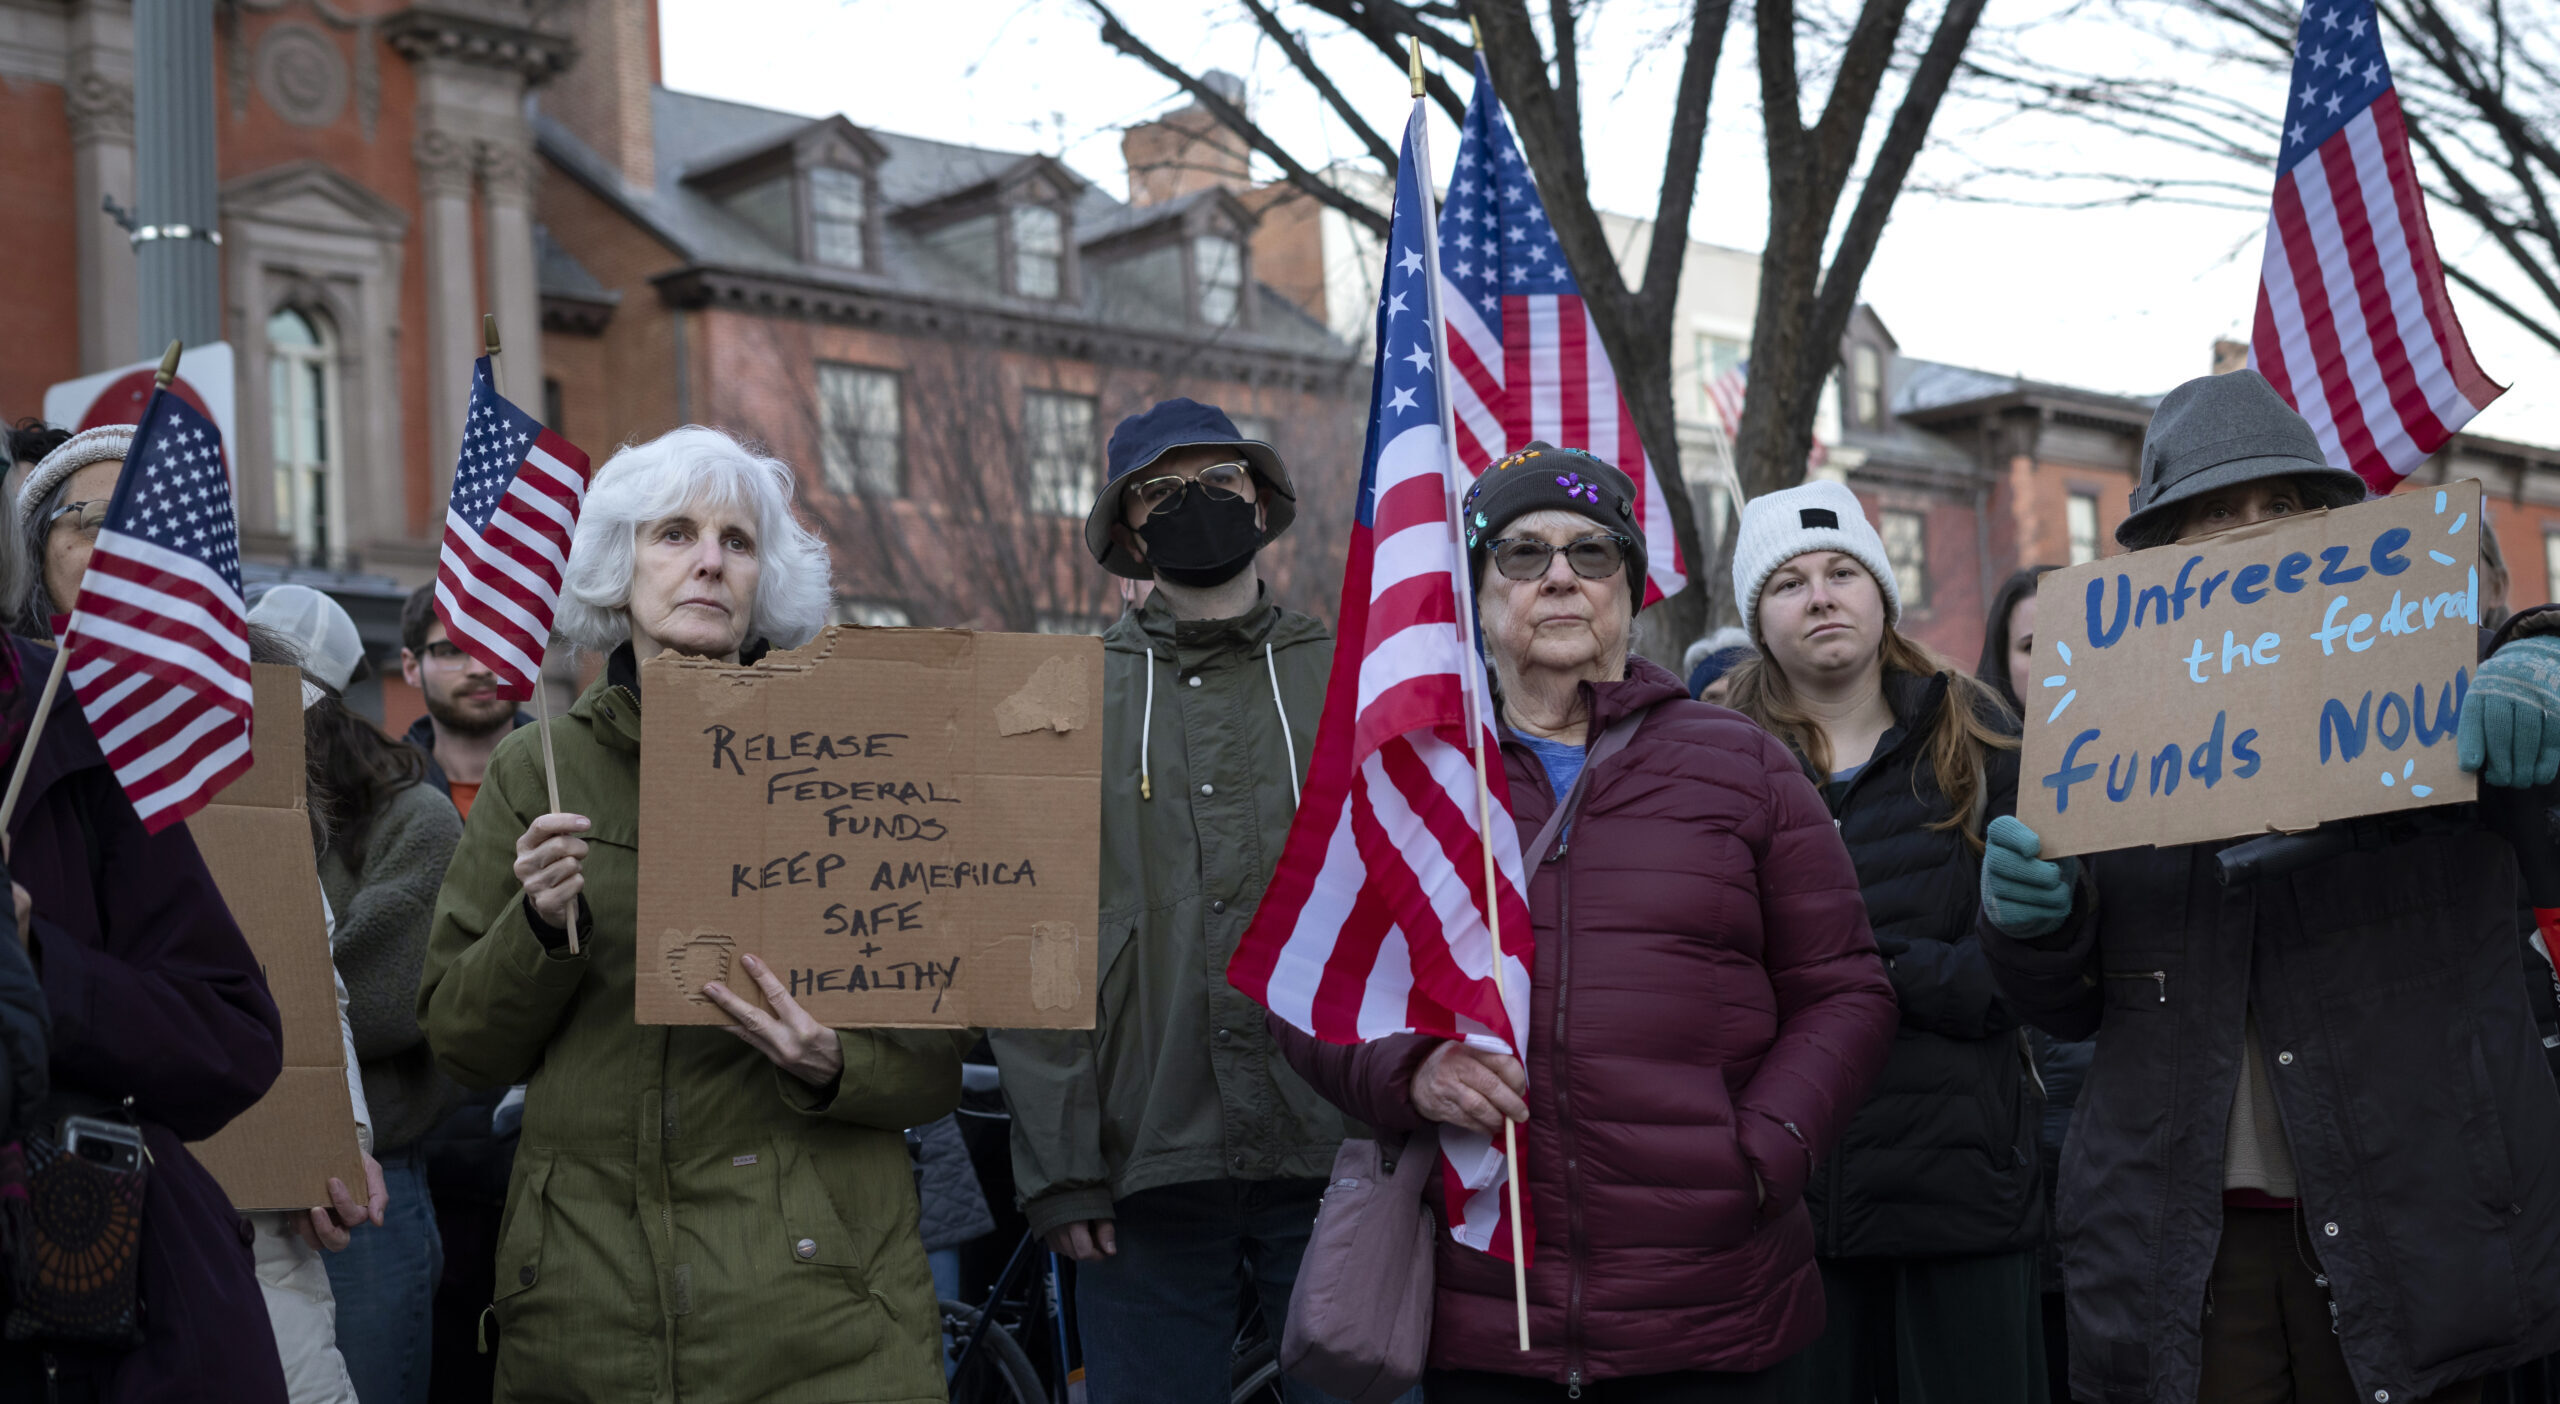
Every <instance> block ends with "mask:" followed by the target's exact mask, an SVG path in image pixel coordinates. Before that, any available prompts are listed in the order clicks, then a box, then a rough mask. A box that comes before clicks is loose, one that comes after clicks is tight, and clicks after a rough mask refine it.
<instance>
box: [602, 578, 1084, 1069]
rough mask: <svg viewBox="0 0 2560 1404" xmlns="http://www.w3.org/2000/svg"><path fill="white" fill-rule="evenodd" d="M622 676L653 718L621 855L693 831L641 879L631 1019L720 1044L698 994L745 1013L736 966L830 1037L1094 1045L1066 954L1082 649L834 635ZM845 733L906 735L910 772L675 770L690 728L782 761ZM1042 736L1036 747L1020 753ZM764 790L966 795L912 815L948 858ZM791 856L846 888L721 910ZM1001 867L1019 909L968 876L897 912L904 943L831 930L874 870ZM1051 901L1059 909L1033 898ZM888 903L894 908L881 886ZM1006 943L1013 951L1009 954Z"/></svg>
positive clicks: (890, 807) (838, 764)
mask: <svg viewBox="0 0 2560 1404" xmlns="http://www.w3.org/2000/svg"><path fill="white" fill-rule="evenodd" d="M641 666H642V668H643V676H644V678H646V679H647V680H648V681H647V684H646V685H647V688H648V690H649V692H650V694H651V697H652V699H653V703H654V705H653V706H652V707H651V708H650V709H648V710H647V711H646V712H644V714H643V722H642V726H643V743H642V747H641V757H642V777H641V796H642V798H641V842H642V846H643V847H644V848H647V849H650V850H652V851H653V852H654V853H658V854H664V853H666V852H667V851H668V849H667V847H666V846H663V845H667V841H668V838H669V836H670V826H672V825H674V824H675V823H676V821H675V820H674V819H673V818H671V817H670V816H672V815H675V814H678V813H684V814H688V815H690V816H692V817H690V818H688V819H686V820H685V821H684V822H683V824H682V839H681V841H680V842H678V843H676V844H674V845H673V847H674V848H675V850H676V856H675V857H674V858H672V859H668V858H658V859H653V860H652V861H647V862H644V863H643V864H642V869H641V874H642V876H641V883H640V905H641V918H640V922H639V926H640V929H641V930H642V931H643V932H646V933H647V934H646V935H644V936H642V937H640V939H639V941H638V942H637V943H636V949H635V951H634V956H633V959H634V961H635V965H636V968H635V971H634V975H635V992H634V1017H635V1018H637V1019H638V1020H640V1021H641V1022H642V1023H644V1024H652V1025H655V1024H669V1023H674V1024H710V1025H714V1026H716V1025H719V1024H723V1023H726V1022H727V1020H726V1018H725V1016H723V1015H721V1014H720V1013H719V1011H718V1009H717V1008H716V1006H713V1005H711V1004H710V1002H709V1000H708V999H707V998H706V997H705V996H704V995H703V993H702V989H703V986H704V985H706V984H707V983H709V982H710V981H712V980H715V979H716V980H722V981H724V982H725V983H727V984H729V986H730V988H732V989H734V990H736V991H737V993H738V994H739V995H740V996H741V997H743V998H745V999H747V1000H748V1001H749V1002H751V1003H754V1004H757V1005H759V1006H762V1005H764V1004H765V1001H764V999H763V998H762V996H761V993H760V991H758V990H757V989H756V988H755V985H754V982H751V981H739V980H736V979H734V978H732V976H731V973H730V972H732V971H733V970H735V968H736V965H737V959H738V957H739V955H740V954H742V953H745V952H748V951H752V952H753V953H755V954H756V955H758V956H760V957H762V958H763V959H765V960H766V961H767V962H768V964H769V966H770V967H771V969H772V970H773V972H774V974H775V976H776V977H777V978H778V979H782V980H785V981H786V985H787V987H788V988H790V989H791V990H792V992H793V994H794V995H795V997H796V998H798V999H799V1000H800V1002H801V1004H802V1007H803V1008H805V1009H807V1010H808V1011H809V1012H810V1013H811V1015H812V1016H813V1017H815V1018H817V1019H819V1020H820V1021H821V1022H822V1023H826V1024H828V1025H830V1026H832V1027H838V1028H857V1027H861V1028H949V1027H968V1026H973V1025H979V1024H984V1023H988V1022H993V1023H996V1024H1001V1025H1021V1026H1050V1027H1090V1026H1091V1021H1092V1017H1093V1010H1092V998H1091V995H1092V990H1093V989H1094V987H1095V973H1094V972H1093V970H1092V969H1091V965H1092V962H1093V959H1094V957H1095V954H1096V947H1095V945H1094V944H1093V943H1092V942H1091V941H1090V940H1088V939H1085V936H1084V934H1083V933H1084V931H1085V929H1086V928H1088V927H1089V925H1090V923H1091V921H1092V919H1093V913H1094V912H1095V910H1096V904H1097V903H1098V901H1099V891H1098V880H1099V842H1100V839H1099V832H1100V826H1099V824H1098V822H1096V821H1097V819H1098V815H1099V809H1100V802H1101V740H1102V738H1101V734H1100V733H1101V728H1100V727H1099V726H1098V725H1097V724H1096V723H1097V721H1098V719H1099V712H1098V705H1097V704H1098V693H1099V691H1100V688H1101V678H1102V646H1101V640H1100V639H1099V638H1096V637H1093V636H1089V635H1012V634H985V633H978V632H975V631H971V630H965V629H858V628H855V627H851V626H843V625H836V626H830V627H828V628H827V629H825V630H823V631H821V632H820V634H819V635H818V636H817V637H816V638H814V639H812V640H811V641H810V642H808V643H807V644H804V645H802V646H801V647H800V648H797V649H792V650H787V651H783V652H779V653H774V654H770V655H768V656H766V657H764V658H762V659H759V660H758V661H757V662H756V663H754V664H735V663H724V662H718V661H714V660H708V659H701V658H688V657H684V656H681V655H677V654H674V653H672V652H661V653H660V654H659V655H658V656H656V657H654V658H651V659H649V660H648V661H647V662H646V663H644V664H642V665H641ZM822 674H823V675H824V677H823V680H821V675H822ZM919 684H921V686H920V685H919ZM771 688H778V689H781V691H771V692H768V691H765V689H771ZM802 688H814V689H816V692H815V693H814V694H813V693H808V692H800V691H799V689H802ZM759 693H762V695H757V694H759ZM795 694H796V695H795ZM855 718H858V719H860V727H859V729H860V730H862V731H863V732H864V733H865V735H866V736H870V735H872V734H873V733H874V731H875V728H876V732H877V734H878V735H879V736H884V737H885V736H891V735H895V736H901V737H911V738H913V748H912V751H911V752H909V753H901V754H899V755H898V756H897V758H896V760H895V761H892V760H890V759H889V753H887V752H883V753H881V759H880V760H878V761H876V762H875V761H874V760H873V758H872V756H871V754H870V753H868V752H867V751H866V752H865V753H864V754H863V755H862V756H860V757H855V756H853V755H851V754H839V753H838V752H836V751H832V750H828V749H826V748H824V746H823V744H822V746H821V748H820V750H819V751H818V753H817V754H815V755H810V754H807V753H806V752H799V751H795V752H794V753H793V754H792V755H791V756H790V757H789V758H787V759H785V758H778V757H776V756H775V755H774V754H773V753H772V752H771V751H770V750H767V751H765V752H763V753H761V754H759V753H758V752H757V751H755V750H752V749H748V748H747V747H745V746H742V747H741V748H740V754H739V756H732V757H731V758H730V760H729V762H728V763H727V764H726V765H721V764H719V763H717V762H716V761H715V764H714V767H713V768H714V771H715V772H716V776H715V777H712V778H710V780H709V783H708V784H706V777H705V776H704V775H702V774H701V773H700V772H698V771H694V770H690V769H687V768H686V767H687V760H686V759H683V758H682V757H685V756H686V755H687V754H688V753H687V752H686V751H685V749H684V748H685V747H686V746H687V745H688V744H699V743H698V741H697V740H696V738H697V736H698V735H699V734H700V733H701V732H703V731H705V730H706V729H718V728H723V727H727V726H730V725H733V724H734V725H735V726H737V727H738V728H739V729H740V732H741V733H742V734H743V733H745V732H746V731H748V729H750V728H752V729H753V730H754V731H755V732H756V733H760V734H762V735H765V736H769V737H781V736H790V737H792V738H794V741H795V744H796V743H797V741H798V740H799V739H802V738H805V737H807V736H810V735H813V734H814V735H818V736H819V737H820V738H821V741H822V742H823V740H824V738H825V737H826V736H828V735H830V734H832V733H833V732H838V731H851V730H854V729H856V727H855V723H854V721H853V720H851V719H855ZM979 718H984V720H979ZM750 719H751V720H750ZM705 723H710V724H711V726H710V728H706V727H705ZM1044 734H1045V735H1046V736H1048V737H1050V738H1052V739H1051V740H1049V741H1042V740H1039V739H1038V738H1039V737H1041V736H1042V735H1044ZM720 744H723V745H725V744H726V742H725V737H724V739H723V741H722V742H721V743H720ZM741 756H742V757H743V769H741V768H740V757H741ZM670 757H679V758H678V759H673V760H671V759H670ZM785 773H800V774H804V775H805V776H806V779H805V780H802V781H799V782H797V783H800V784H808V785H830V786H839V787H846V788H856V787H859V786H861V785H863V784H865V783H868V782H872V781H875V780H881V779H895V780H900V781H904V782H907V784H908V788H913V787H914V786H916V785H920V784H925V783H927V782H931V784H933V785H938V786H939V787H940V788H941V789H942V791H943V798H944V799H946V800H948V799H951V798H952V797H954V796H959V795H966V796H969V797H971V799H972V800H973V801H974V803H975V804H976V806H977V807H976V808H974V809H960V810H940V811H939V812H938V813H936V812H933V811H930V810H928V811H924V812H923V817H930V818H936V819H938V820H939V821H941V822H942V823H945V824H948V825H949V826H950V827H949V828H948V829H947V831H946V834H947V837H937V838H936V839H935V840H934V841H933V842H931V843H916V844H912V845H909V844H905V843H903V842H901V841H899V840H898V839H897V838H896V836H893V835H891V834H886V833H881V832H878V831H873V830H868V829H864V828H855V827H851V826H850V825H848V826H847V827H846V828H845V829H844V830H843V831H842V832H839V831H838V827H837V824H836V821H835V820H833V819H830V818H826V817H824V809H823V804H824V802H815V803H806V804H804V803H802V802H800V801H799V800H795V799H791V798H790V797H788V796H787V795H786V802H784V803H783V804H781V805H780V806H779V807H777V806H776V804H775V801H774V798H773V794H772V792H771V790H770V789H769V788H768V786H769V784H770V782H771V781H772V780H773V778H774V777H775V776H776V775H777V774H785ZM1061 786H1064V787H1065V788H1064V789H1063V790H1062V789H1060V788H1059V787H1061ZM804 798H805V797H804ZM852 806H862V807H866V808H869V809H874V810H879V811H881V812H891V813H897V814H903V815H906V816H907V817H910V818H912V817H916V815H917V813H918V811H915V810H913V809H910V808H908V807H907V805H906V801H905V800H903V799H900V800H898V801H895V802H894V803H892V802H891V801H889V800H887V799H885V798H879V797H875V798H873V799H870V800H862V799H850V800H847V801H844V802H843V806H842V807H852ZM1026 806H1029V808H1027V809H1026ZM1080 811H1089V812H1080ZM1044 816H1046V817H1045V818H1044ZM856 817H861V816H856ZM973 818H974V819H975V821H976V822H975V823H974V824H973V823H971V822H969V821H970V820H971V819H973ZM937 827H939V826H937ZM706 833H716V834H718V835H719V836H720V842H721V843H722V844H724V845H730V846H733V847H735V848H736V850H737V851H736V852H735V853H728V852H723V853H717V854H713V853H707V852H704V851H703V846H702V844H701V843H700V842H699V841H698V836H699V835H701V834H706ZM795 854H796V855H798V857H799V859H801V860H805V861H807V862H808V863H810V864H813V865H814V864H816V863H818V862H824V863H827V864H829V865H830V868H829V870H830V871H833V872H836V873H839V874H847V875H853V874H859V875H860V877H855V876H839V877H837V878H836V879H835V880H834V882H833V884H831V886H830V888H829V889H828V890H826V891H825V893H824V895H823V896H821V895H819V889H818V888H817V886H816V884H815V883H810V884H807V885H805V886H804V885H802V884H801V882H800V880H799V879H797V878H791V879H787V880H786V881H785V882H783V883H781V884H776V883H773V882H771V881H769V880H760V881H755V882H750V883H749V884H748V885H747V887H746V889H745V890H744V891H741V889H740V886H739V879H738V878H737V877H736V875H735V872H734V871H733V869H737V868H738V863H739V862H740V860H741V859H746V860H750V861H752V862H754V863H756V864H757V866H756V867H755V868H754V871H756V872H759V873H760V872H761V871H762V869H763V868H764V867H768V866H770V864H769V863H765V862H763V861H762V860H767V859H774V860H780V861H783V862H784V863H785V864H786V866H787V864H788V863H789V861H790V859H789V858H788V857H786V855H795ZM1013 862H1023V863H1025V864H1031V863H1036V865H1037V868H1038V870H1039V875H1040V876H1039V880H1038V883H1037V890H1036V891H1035V890H1034V889H1033V888H1032V887H1029V886H1025V887H1021V888H1012V887H1008V886H1006V885H1003V884H1000V883H999V884H995V885H992V886H991V885H989V884H988V883H987V882H986V881H985V880H984V878H980V879H978V880H976V881H974V882H966V883H962V884H959V885H957V886H953V887H941V888H936V887H932V886H928V887H925V888H923V889H921V890H917V891H915V892H914V895H913V897H911V898H909V897H902V898H900V899H899V900H900V901H902V902H903V901H909V900H913V901H919V902H923V903H929V904H930V905H928V906H926V907H925V910H924V915H923V917H922V922H923V925H921V926H916V927H907V926H904V925H901V926H899V927H898V928H897V933H898V934H897V935H896V937H895V939H892V938H891V937H889V936H887V935H883V934H882V933H881V931H880V930H879V929H878V928H876V927H875V928H869V929H868V930H867V932H866V929H865V928H863V927H861V926H860V925H858V924H856V923H853V922H848V921H846V920H843V919H842V918H843V917H847V916H851V915H853V908H855V907H857V906H858V907H861V908H864V909H866V911H867V909H869V908H870V907H871V906H872V905H873V904H874V903H875V902H877V900H878V899H877V898H874V897H872V896H871V893H872V892H874V891H877V890H878V889H876V888H872V887H865V886H862V885H861V879H862V878H867V877H868V875H869V874H870V873H871V871H872V869H873V867H874V866H875V865H879V864H883V863H885V864H889V865H893V866H896V867H898V868H899V869H901V870H902V871H903V869H905V868H906V867H909V866H913V865H915V864H918V863H922V864H925V865H928V866H941V865H951V866H955V867H975V868H977V869H981V870H984V869H988V868H990V867H993V868H1003V867H1006V866H1007V865H1008V864H1010V863H1013ZM812 875H814V872H813V874H812ZM1056 889H1063V890H1062V891H1058V892H1057V896H1056V897H1055V899H1054V900H1053V899H1051V897H1050V893H1051V892H1052V891H1053V890H1056ZM894 891H895V892H897V893H906V892H909V891H910V889H909V888H908V886H907V885H906V883H905V882H904V881H903V880H902V881H901V882H900V884H899V885H898V887H897V888H896V889H894ZM851 893H860V894H862V895H861V897H859V898H857V897H855V896H851V895H848V894H851ZM746 904H753V905H746ZM874 919H875V920H876V919H877V918H876V917H875V918H874ZM831 926H832V929H830V927H831ZM849 927H850V928H851V929H848V928H849ZM1016 943H1021V944H1020V949H1018V950H1008V949H1007V948H1010V947H1014V946H1015V945H1016ZM866 947H868V948H869V949H865V948H866ZM804 981H805V982H809V983H808V984H807V985H806V986H804V984H803V983H802V982H804Z"/></svg>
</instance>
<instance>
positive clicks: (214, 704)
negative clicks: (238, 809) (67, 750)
mask: <svg viewBox="0 0 2560 1404" xmlns="http://www.w3.org/2000/svg"><path fill="white" fill-rule="evenodd" d="M63 647H64V648H65V649H67V650H69V653H70V657H69V658H68V659H67V660H66V661H65V665H64V667H65V676H67V677H69V678H70V680H71V687H72V691H73V692H74V693H76V694H77V695H78V696H79V698H80V709H81V711H83V712H85V713H87V714H88V717H89V729H90V730H92V731H94V732H96V733H97V736H98V748H99V749H100V750H102V751H104V752H105V753H106V756H107V764H108V765H109V766H111V767H113V768H114V770H115V773H116V779H117V781H118V782H119V783H121V784H122V785H123V786H124V792H125V795H126V796H127V797H128V798H130V799H131V800H132V801H133V809H134V812H135V813H136V814H138V815H140V816H141V817H142V824H143V827H144V828H146V829H148V830H149V831H151V832H152V833H155V834H156V833H158V832H160V831H161V830H162V829H165V828H167V827H169V826H170V825H172V824H175V823H178V822H180V821H181V820H184V819H185V818H186V817H187V816H188V815H190V814H193V813H195V812H196V811H197V810H198V809H201V808H203V807H204V803H205V801H206V800H209V799H211V798H212V797H213V796H214V795H215V794H216V793H218V792H220V791H221V789H222V787H223V786H225V785H228V784H230V783H231V782H232V781H233V780H235V779H237V778H238V777H239V776H240V774H241V772H243V771H245V770H247V769H248V768H249V724H250V718H251V716H252V715H253V714H254V712H255V710H256V707H255V703H254V700H253V695H252V693H251V691H250V686H249V628H248V621H247V616H246V611H245V610H244V609H243V608H242V605H241V600H240V520H239V517H238V515H237V514H236V513H234V512H233V510H232V506H231V478H230V475H229V474H228V473H226V472H225V471H224V470H223V466H222V434H221V432H220V431H219V430H217V429H215V428H214V427H213V422H212V421H211V420H209V419H206V418H205V417H204V416H203V415H201V414H199V413H197V412H196V411H195V410H194V409H193V408H191V407H189V406H188V404H187V403H186V401H184V400H183V399H180V398H179V397H178V396H176V395H173V394H171V393H169V391H167V390H165V389H163V390H160V391H158V392H157V393H155V394H154V395H153V396H152V397H151V404H150V405H149V407H148V408H146V409H145V410H144V411H143V414H142V423H141V425H140V432H139V433H137V434H135V435H134V439H133V447H132V448H131V449H130V450H128V451H127V452H126V454H125V458H124V471H123V475H122V476H121V477H119V478H117V479H116V490H115V496H114V497H113V498H112V499H110V500H109V502H108V506H107V519H106V521H105V522H104V523H103V524H101V525H100V527H99V529H98V545H97V549H96V550H95V551H93V552H91V553H90V556H89V570H88V573H87V574H86V575H83V576H82V577H81V578H80V594H79V597H78V600H77V601H76V602H75V603H74V604H73V605H72V607H71V622H70V623H69V625H67V626H66V627H65V629H64V632H63Z"/></svg>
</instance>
